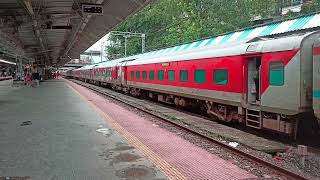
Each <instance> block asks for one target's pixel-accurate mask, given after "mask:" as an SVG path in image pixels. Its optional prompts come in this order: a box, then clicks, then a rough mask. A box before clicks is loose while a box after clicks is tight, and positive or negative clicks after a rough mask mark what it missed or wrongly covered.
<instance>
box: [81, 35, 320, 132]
mask: <svg viewBox="0 0 320 180" xmlns="http://www.w3.org/2000/svg"><path fill="white" fill-rule="evenodd" d="M319 34H320V33H319V32H312V33H297V34H292V35H282V36H279V37H269V38H254V39H249V40H244V41H236V42H229V43H223V44H218V45H210V46H205V47H198V48H195V49H189V50H183V51H178V52H174V51H173V52H170V53H162V54H157V55H145V54H142V55H136V56H131V57H126V58H121V59H117V60H113V61H108V62H105V63H102V64H100V65H97V66H96V67H93V66H88V67H84V68H82V69H81V70H80V71H81V73H80V74H81V77H82V78H83V79H84V80H90V81H92V82H95V83H97V82H98V83H106V84H108V85H110V86H111V87H113V88H114V89H118V90H123V91H125V92H128V93H130V94H131V95H133V96H140V95H142V94H143V95H146V96H148V97H150V98H153V99H155V100H158V101H162V102H166V103H171V104H175V105H177V106H182V107H186V106H190V105H192V106H198V107H199V110H202V111H204V112H206V113H208V114H209V115H210V116H212V117H214V118H216V119H219V120H222V121H227V122H238V123H243V124H245V125H246V126H250V127H253V128H257V129H269V130H274V131H277V132H281V133H284V134H287V135H291V136H296V135H297V132H298V129H300V128H298V127H302V126H303V127H307V126H309V127H316V128H317V130H318V124H317V123H316V118H314V120H313V119H301V118H299V117H300V115H304V114H311V115H312V117H315V116H314V114H313V113H314V110H315V109H319V108H316V107H315V105H313V103H312V99H314V98H313V96H312V93H313V89H312V88H313V87H314V86H313V84H314V82H313V81H314V79H315V78H319V77H318V76H319V75H318V74H316V72H317V71H316V70H313V69H314V68H316V69H317V68H319V67H313V66H319V64H317V63H314V62H313V59H314V57H315V58H317V57H318V56H313V55H315V53H312V51H313V49H314V48H313V46H314V45H315V41H316V40H317V39H320V38H319V36H320V35H319ZM92 70H93V71H94V72H104V73H93V74H92V77H90V76H86V75H85V74H86V73H87V71H92ZM108 71H109V72H110V73H111V74H110V73H106V72H108ZM77 73H78V72H77ZM97 76H101V77H97ZM315 92H317V91H315ZM315 104H316V105H318V103H315ZM318 118H319V117H318Z"/></svg>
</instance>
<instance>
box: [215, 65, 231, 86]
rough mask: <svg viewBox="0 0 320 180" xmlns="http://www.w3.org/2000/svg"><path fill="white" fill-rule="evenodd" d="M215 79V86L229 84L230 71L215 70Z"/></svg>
mask: <svg viewBox="0 0 320 180" xmlns="http://www.w3.org/2000/svg"><path fill="white" fill-rule="evenodd" d="M213 79H214V83H215V84H219V85H226V84H228V70H226V69H216V70H213Z"/></svg>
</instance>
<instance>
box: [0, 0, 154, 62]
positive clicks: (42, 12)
mask: <svg viewBox="0 0 320 180" xmlns="http://www.w3.org/2000/svg"><path fill="white" fill-rule="evenodd" d="M149 1H150V0H1V1H0V58H1V59H5V60H7V61H11V62H16V61H17V59H18V60H20V59H21V60H22V61H23V62H24V63H28V62H34V61H37V62H40V63H41V64H43V63H44V62H45V64H47V65H56V66H62V65H63V64H65V63H66V62H68V61H70V59H74V58H79V55H80V53H82V52H84V51H85V50H86V49H87V48H89V47H90V46H91V45H93V44H94V43H95V42H96V41H97V40H99V39H100V38H102V37H103V36H104V35H106V34H107V33H108V32H109V31H111V30H112V29H113V28H115V27H116V26H117V25H118V24H119V23H121V22H122V21H124V20H125V19H126V18H127V17H128V16H129V15H131V14H133V13H135V12H137V11H138V10H140V9H141V8H142V7H144V6H145V5H147V4H148V3H149ZM83 4H100V5H101V6H102V7H103V15H91V14H85V13H82V5H83Z"/></svg>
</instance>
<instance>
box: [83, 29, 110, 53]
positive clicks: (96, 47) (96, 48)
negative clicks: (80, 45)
mask: <svg viewBox="0 0 320 180" xmlns="http://www.w3.org/2000/svg"><path fill="white" fill-rule="evenodd" d="M109 34H110V33H108V34H107V35H105V36H104V37H102V38H101V39H100V40H98V41H97V42H96V43H95V44H93V45H92V46H91V47H89V48H88V49H87V50H86V51H90V50H91V51H101V45H102V43H103V42H106V41H107V40H108V37H109Z"/></svg>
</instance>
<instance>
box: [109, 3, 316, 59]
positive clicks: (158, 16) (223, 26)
mask: <svg viewBox="0 0 320 180" xmlns="http://www.w3.org/2000/svg"><path fill="white" fill-rule="evenodd" d="M278 2H279V0H268V1H266V0H153V1H152V2H151V3H150V4H149V5H148V6H146V7H145V8H144V9H143V10H142V11H140V12H139V13H137V14H135V15H133V16H131V17H130V18H128V19H127V20H126V21H124V22H123V23H122V24H120V25H119V26H118V27H117V28H116V30H117V31H126V32H139V33H145V34H146V50H147V51H151V50H156V49H161V48H165V47H170V46H174V45H177V44H181V43H186V42H190V41H195V40H197V39H200V38H205V37H209V36H214V35H218V34H221V33H226V32H230V31H235V30H237V29H241V28H245V27H249V26H251V25H252V22H251V20H252V18H253V17H256V16H260V17H262V18H274V16H275V9H276V8H277V3H278ZM319 9H320V0H314V1H313V2H312V3H311V4H307V5H304V6H303V7H302V11H301V12H300V13H298V14H291V13H289V14H288V16H285V17H280V18H286V17H291V16H293V15H295V16H297V15H301V14H306V13H310V12H315V11H317V10H319ZM109 40H111V41H112V42H113V43H111V44H110V45H109V46H108V47H107V53H108V54H109V55H110V56H111V57H110V58H114V57H119V56H124V38H122V37H119V36H111V37H110V39H109ZM127 52H128V55H134V54H139V53H141V39H139V38H130V39H129V40H128V44H127Z"/></svg>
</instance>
